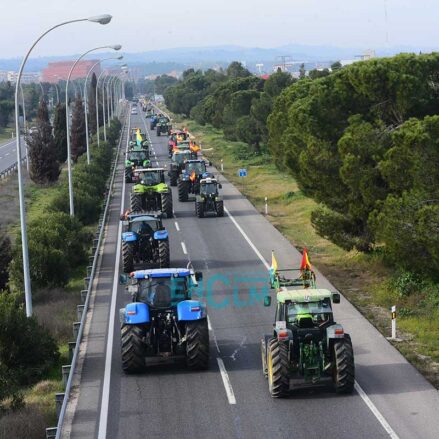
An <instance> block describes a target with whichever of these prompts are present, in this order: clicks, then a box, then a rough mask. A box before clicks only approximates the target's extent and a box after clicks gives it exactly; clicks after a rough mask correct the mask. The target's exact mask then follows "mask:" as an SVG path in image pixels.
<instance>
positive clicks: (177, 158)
mask: <svg viewBox="0 0 439 439" xmlns="http://www.w3.org/2000/svg"><path fill="white" fill-rule="evenodd" d="M190 158H191V155H190V154H174V157H173V159H172V161H173V162H175V163H178V164H180V163H183V162H184V161H185V160H188V159H190Z"/></svg>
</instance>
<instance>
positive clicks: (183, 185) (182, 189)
mask: <svg viewBox="0 0 439 439" xmlns="http://www.w3.org/2000/svg"><path fill="white" fill-rule="evenodd" d="M188 198H189V188H188V182H187V181H184V180H179V181H178V201H187V200H188Z"/></svg>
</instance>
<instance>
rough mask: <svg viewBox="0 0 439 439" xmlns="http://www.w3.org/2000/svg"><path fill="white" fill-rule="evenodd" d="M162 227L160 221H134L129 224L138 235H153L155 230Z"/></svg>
mask: <svg viewBox="0 0 439 439" xmlns="http://www.w3.org/2000/svg"><path fill="white" fill-rule="evenodd" d="M162 228H163V227H162V226H161V225H160V221H156V220H153V221H134V222H133V223H132V224H131V231H132V232H134V233H137V234H138V235H142V236H146V235H153V234H154V232H156V231H157V230H161V229H162Z"/></svg>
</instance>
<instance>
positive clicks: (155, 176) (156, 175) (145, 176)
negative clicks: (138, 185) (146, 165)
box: [139, 172, 161, 186]
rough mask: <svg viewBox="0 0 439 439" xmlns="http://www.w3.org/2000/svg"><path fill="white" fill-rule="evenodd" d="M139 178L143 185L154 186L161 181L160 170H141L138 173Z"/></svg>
mask: <svg viewBox="0 0 439 439" xmlns="http://www.w3.org/2000/svg"><path fill="white" fill-rule="evenodd" d="M139 178H140V181H141V182H142V184H144V185H145V186H155V185H156V184H159V183H161V177H160V172H143V173H141V174H140V175H139Z"/></svg>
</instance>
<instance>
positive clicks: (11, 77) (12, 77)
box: [0, 70, 40, 84]
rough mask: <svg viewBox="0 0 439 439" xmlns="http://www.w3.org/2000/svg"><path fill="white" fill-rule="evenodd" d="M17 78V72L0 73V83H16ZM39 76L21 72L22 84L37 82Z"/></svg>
mask: <svg viewBox="0 0 439 439" xmlns="http://www.w3.org/2000/svg"><path fill="white" fill-rule="evenodd" d="M17 77H18V72H14V71H12V70H10V71H9V72H5V71H3V72H0V81H9V82H11V83H16V82H17ZM39 81H40V74H39V73H38V72H23V73H22V74H21V83H22V84H31V83H32V82H39Z"/></svg>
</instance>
